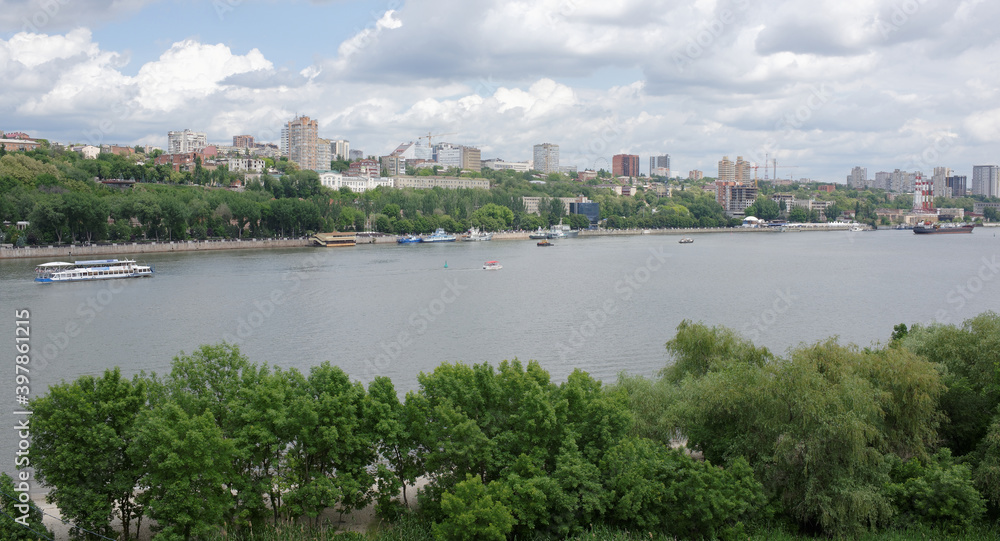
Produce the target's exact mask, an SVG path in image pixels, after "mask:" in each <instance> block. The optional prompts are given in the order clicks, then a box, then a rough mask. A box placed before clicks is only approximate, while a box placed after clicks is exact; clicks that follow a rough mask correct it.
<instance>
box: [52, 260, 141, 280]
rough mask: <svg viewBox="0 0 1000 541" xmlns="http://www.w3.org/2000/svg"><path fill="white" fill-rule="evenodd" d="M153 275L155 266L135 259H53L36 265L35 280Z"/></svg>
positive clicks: (99, 278) (100, 278)
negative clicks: (139, 262) (69, 260)
mask: <svg viewBox="0 0 1000 541" xmlns="http://www.w3.org/2000/svg"><path fill="white" fill-rule="evenodd" d="M152 275H153V267H151V266H149V265H140V264H138V263H136V262H135V260H134V259H97V260H93V261H74V262H73V263H67V262H63V261H53V262H51V263H42V264H41V265H39V266H37V267H35V281H36V282H40V283H52V282H83V281H87V280H109V279H112V278H144V277H147V276H152Z"/></svg>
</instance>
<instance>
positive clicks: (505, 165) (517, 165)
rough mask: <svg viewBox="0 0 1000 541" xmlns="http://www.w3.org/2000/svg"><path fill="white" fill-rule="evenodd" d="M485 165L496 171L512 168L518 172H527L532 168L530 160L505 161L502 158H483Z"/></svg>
mask: <svg viewBox="0 0 1000 541" xmlns="http://www.w3.org/2000/svg"><path fill="white" fill-rule="evenodd" d="M483 167H489V168H490V169H492V170H494V171H506V170H508V169H510V170H511V171H517V172H518V173H526V172H527V171H528V170H529V169H531V165H530V164H529V163H528V162H505V161H503V160H501V159H500V158H493V159H489V160H483Z"/></svg>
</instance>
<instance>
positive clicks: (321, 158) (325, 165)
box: [316, 137, 333, 171]
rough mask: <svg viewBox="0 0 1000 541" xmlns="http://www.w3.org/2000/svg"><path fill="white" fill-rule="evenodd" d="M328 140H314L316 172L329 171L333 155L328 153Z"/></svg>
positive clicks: (329, 145)
mask: <svg viewBox="0 0 1000 541" xmlns="http://www.w3.org/2000/svg"><path fill="white" fill-rule="evenodd" d="M330 147H331V144H330V140H329V139H323V138H322V137H317V138H316V170H317V171H327V170H329V169H330V162H331V161H333V155H332V154H331V153H330Z"/></svg>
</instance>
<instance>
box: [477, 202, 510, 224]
mask: <svg viewBox="0 0 1000 541" xmlns="http://www.w3.org/2000/svg"><path fill="white" fill-rule="evenodd" d="M469 223H470V224H471V225H472V226H473V227H478V228H479V229H482V230H483V231H500V230H503V229H510V226H511V224H512V223H514V212H513V211H512V210H510V209H509V208H507V207H502V206H500V205H497V204H495V203H487V204H486V205H483V206H482V207H480V208H479V209H477V210H476V211H475V212H473V213H472V217H471V218H470V219H469Z"/></svg>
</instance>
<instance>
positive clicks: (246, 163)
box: [229, 158, 264, 173]
mask: <svg viewBox="0 0 1000 541" xmlns="http://www.w3.org/2000/svg"><path fill="white" fill-rule="evenodd" d="M229 170H230V171H233V172H237V171H246V172H249V173H263V172H264V160H260V159H256V158H229Z"/></svg>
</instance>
